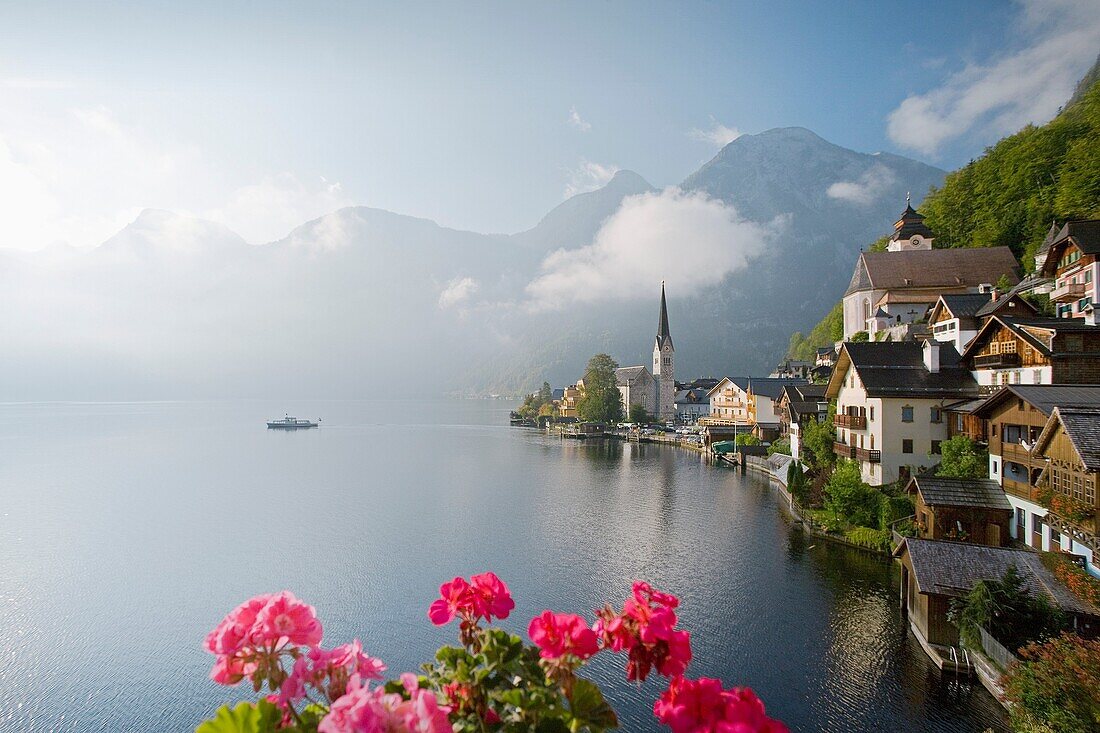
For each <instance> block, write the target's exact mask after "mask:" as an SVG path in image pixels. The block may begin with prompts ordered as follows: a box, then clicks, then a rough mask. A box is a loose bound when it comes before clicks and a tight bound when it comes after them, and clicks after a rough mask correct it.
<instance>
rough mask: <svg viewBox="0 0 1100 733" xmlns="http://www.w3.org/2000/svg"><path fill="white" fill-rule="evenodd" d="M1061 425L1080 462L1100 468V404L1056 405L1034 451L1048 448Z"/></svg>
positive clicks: (1095, 469) (1097, 469) (1090, 467)
mask: <svg viewBox="0 0 1100 733" xmlns="http://www.w3.org/2000/svg"><path fill="white" fill-rule="evenodd" d="M1059 426H1061V428H1062V430H1064V431H1065V433H1066V437H1068V438H1069V442H1070V443H1072V444H1073V449H1074V450H1075V451H1077V456H1078V458H1080V459H1081V463H1083V464H1085V468H1087V469H1088V470H1090V471H1100V407H1061V406H1058V407H1055V408H1054V410H1053V411H1052V412H1051V413H1050V417H1049V418H1047V424H1046V425H1045V426H1044V427H1043V432H1042V433H1040V434H1039V439H1038V440H1037V441H1035V447H1034V448H1032V453H1033V454H1039V453H1041V452H1042V451H1043V450H1045V449H1046V447H1047V445H1048V444H1049V443H1050V441H1051V439H1052V438H1053V437H1054V435H1055V434H1056V433H1057V432H1058V427H1059Z"/></svg>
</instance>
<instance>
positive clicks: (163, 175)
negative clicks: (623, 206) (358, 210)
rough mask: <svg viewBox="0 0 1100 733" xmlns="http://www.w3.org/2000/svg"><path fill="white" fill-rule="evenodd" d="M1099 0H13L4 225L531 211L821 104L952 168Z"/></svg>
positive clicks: (656, 177)
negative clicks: (173, 215)
mask: <svg viewBox="0 0 1100 733" xmlns="http://www.w3.org/2000/svg"><path fill="white" fill-rule="evenodd" d="M1098 51H1100V0H1042V1H1040V0H1019V1H1017V2H1008V1H1002V2H992V1H987V0H970V1H968V2H965V3H959V2H925V3H920V2H914V1H913V0H910V1H909V2H890V1H886V0H882V1H879V2H851V3H821V2H814V1H804V2H775V3H760V2H728V3H716V2H715V3H653V2H636V3H621V2H596V3H594V2H578V3H565V2H562V3H539V4H536V3H525V2H524V3H514V2H513V3H469V4H458V3H438V4H427V3H415V2H403V3H370V4H365V3H356V4H352V3H327V2H311V3H290V2H279V3H233V2H216V3H214V2H212V3H203V2H188V3H179V2H174V3H156V2H143V3H140V4H127V3H94V4H93V3H54V2H34V3H30V2H23V3H11V2H3V3H0V247H11V248H19V249H37V248H41V247H44V246H48V245H51V244H55V243H67V244H70V245H74V246H92V245H95V244H97V243H99V242H102V241H103V240H104V239H106V238H107V237H109V236H110V235H111V234H112V233H114V232H115V231H117V230H118V229H120V228H121V227H122V226H124V225H125V224H126V223H128V222H129V221H132V220H133V219H134V218H135V217H136V216H137V214H138V213H139V212H140V211H141V210H143V209H145V208H160V209H168V210H172V211H176V212H180V213H186V214H192V215H196V216H200V217H204V218H208V219H211V220H213V221H215V222H219V223H222V224H224V225H226V226H228V227H230V228H232V229H233V230H234V231H236V232H238V233H240V234H241V235H242V236H243V237H244V238H245V239H246V240H247V241H249V242H252V243H263V242H267V241H272V240H275V239H279V238H282V237H283V236H285V235H286V234H287V233H288V232H289V231H290V230H291V229H292V228H294V227H295V226H297V225H299V224H301V223H302V222H305V221H307V220H309V219H312V218H316V217H318V216H321V215H323V214H325V213H328V212H330V211H332V210H335V209H337V208H339V207H342V206H347V205H366V206H373V207H378V208H383V209H387V210H390V211H395V212H400V213H404V214H409V215H414V216H420V217H425V218H429V219H433V220H435V221H437V222H439V223H440V224H442V225H445V226H449V227H454V228H459V229H469V230H473V231H479V232H516V231H520V230H523V229H527V228H529V227H531V226H533V225H534V224H535V223H536V222H537V221H538V220H539V218H540V217H541V216H542V215H544V214H545V213H546V212H547V211H549V210H550V209H551V208H552V207H553V206H555V205H556V204H558V203H560V202H561V201H562V200H563V199H564V198H565V197H567V196H569V195H571V194H574V193H578V192H582V191H585V190H590V189H592V188H594V187H597V186H599V185H601V184H602V183H603V182H605V181H606V180H608V179H609V178H610V176H611V175H613V173H614V172H615V171H616V170H618V169H622V168H625V169H631V170H634V171H637V172H638V173H640V174H641V175H643V176H644V177H645V178H646V179H648V180H649V181H650V182H651V183H653V184H654V185H656V186H659V187H664V186H670V185H675V184H677V183H679V182H680V181H681V180H682V179H683V178H684V177H686V176H687V175H688V174H690V173H691V172H693V171H694V170H695V169H696V168H698V167H699V166H700V165H701V164H702V163H704V162H705V161H706V160H708V159H709V158H711V157H712V156H713V155H714V154H715V153H716V152H717V150H719V149H720V148H721V146H722V145H724V144H726V143H728V142H729V141H731V140H732V139H734V138H735V137H736V136H737V135H739V134H752V133H758V132H762V131H764V130H767V129H770V128H773V127H784V126H796V125H797V126H804V127H807V128H809V129H812V130H814V131H815V132H817V133H818V134H819V135H821V136H822V137H824V138H826V139H828V140H830V141H832V142H835V143H837V144H840V145H843V146H845V147H850V148H853V149H855V150H859V151H864V152H873V151H879V150H882V151H890V152H894V153H898V154H903V155H907V156H910V157H914V158H917V159H920V160H924V161H926V162H929V163H932V164H935V165H938V166H940V167H943V168H946V169H952V168H955V167H957V166H959V165H961V164H963V163H965V162H966V161H967V160H969V159H971V158H973V157H975V156H977V155H979V154H980V153H981V151H982V150H983V148H984V147H986V146H987V145H989V144H991V143H993V142H995V141H996V140H997V139H999V138H1000V137H1002V136H1004V135H1005V134H1007V133H1010V132H1012V131H1014V130H1016V129H1018V128H1019V127H1021V126H1022V125H1024V124H1027V123H1029V122H1036V123H1041V122H1044V121H1046V120H1048V119H1050V117H1052V116H1053V115H1054V114H1055V113H1056V112H1057V110H1058V107H1059V106H1060V105H1061V104H1062V103H1063V102H1064V101H1065V100H1066V98H1068V96H1069V94H1070V93H1071V91H1072V88H1073V85H1074V83H1075V81H1076V80H1077V79H1078V78H1079V77H1080V76H1081V75H1082V74H1083V73H1084V72H1085V71H1086V70H1087V69H1088V68H1089V66H1090V65H1091V64H1092V63H1093V61H1094V60H1095V59H1096V55H1097V52H1098Z"/></svg>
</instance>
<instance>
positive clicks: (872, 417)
mask: <svg viewBox="0 0 1100 733" xmlns="http://www.w3.org/2000/svg"><path fill="white" fill-rule="evenodd" d="M867 413H868V414H867V419H868V420H870V421H872V422H874V420H875V406H874V405H871V406H870V407H868V408H867Z"/></svg>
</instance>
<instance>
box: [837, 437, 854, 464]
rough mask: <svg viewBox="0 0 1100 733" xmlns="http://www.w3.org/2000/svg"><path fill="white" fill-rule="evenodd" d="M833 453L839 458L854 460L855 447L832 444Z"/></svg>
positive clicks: (838, 443) (845, 444)
mask: <svg viewBox="0 0 1100 733" xmlns="http://www.w3.org/2000/svg"><path fill="white" fill-rule="evenodd" d="M833 453H836V454H837V455H838V456H840V457H841V458H849V459H851V460H853V461H854V460H855V459H856V448H855V446H851V445H848V444H847V443H841V442H839V441H838V442H836V443H833Z"/></svg>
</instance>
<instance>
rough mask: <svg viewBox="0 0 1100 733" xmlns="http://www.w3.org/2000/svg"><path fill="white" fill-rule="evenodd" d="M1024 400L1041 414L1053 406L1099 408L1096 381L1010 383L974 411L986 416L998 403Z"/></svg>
mask: <svg viewBox="0 0 1100 733" xmlns="http://www.w3.org/2000/svg"><path fill="white" fill-rule="evenodd" d="M1017 399H1020V400H1023V401H1024V402H1026V403H1027V404H1029V405H1031V406H1032V407H1034V408H1035V409H1036V410H1038V411H1039V412H1041V413H1043V415H1046V416H1048V417H1049V416H1050V413H1051V412H1053V411H1054V408H1055V407H1096V408H1100V385H1095V384H1009V385H1005V387H1003V388H1002V389H1001V390H1000V391H998V392H997V393H996V394H993V395H991V396H990V397H988V398H987V399H986V400H984V401H983V402H982V403H981V405H980V406H978V407H977V409H975V410H974V412H973V414H974V415H976V416H978V417H984V418H988V417H990V416H991V415H992V414H993V411H994V410H995V409H997V407H999V406H1000V405H1003V404H1005V403H1006V402H1008V401H1010V400H1017Z"/></svg>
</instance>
